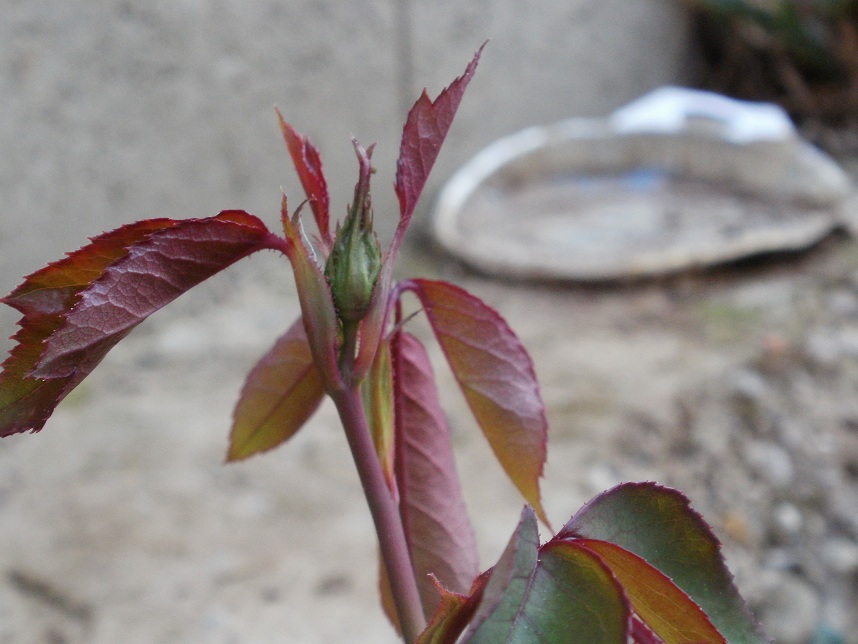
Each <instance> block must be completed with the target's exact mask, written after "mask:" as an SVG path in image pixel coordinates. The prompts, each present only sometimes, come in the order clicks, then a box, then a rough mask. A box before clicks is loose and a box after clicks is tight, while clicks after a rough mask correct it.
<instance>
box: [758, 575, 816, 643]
mask: <svg viewBox="0 0 858 644" xmlns="http://www.w3.org/2000/svg"><path fill="white" fill-rule="evenodd" d="M769 574H772V573H771V571H770V572H769ZM769 588H770V591H769V596H768V601H767V603H766V605H765V607H764V609H763V612H762V614H761V615H760V619H761V621H762V624H763V629H764V630H765V632H766V634H767V635H768V636H769V637H771V638H772V639H773V640H774V641H776V642H778V643H779V644H806V643H807V642H808V641H809V640H810V638H811V637H812V636H813V634H814V632H815V631H816V628H817V625H818V624H819V621H820V599H819V596H818V595H817V593H816V592H815V591H814V589H813V588H812V587H811V586H810V585H809V584H808V583H807V582H805V581H804V580H803V579H801V578H800V577H797V576H795V575H793V574H790V573H774V574H773V576H772V579H771V580H770V581H769Z"/></svg>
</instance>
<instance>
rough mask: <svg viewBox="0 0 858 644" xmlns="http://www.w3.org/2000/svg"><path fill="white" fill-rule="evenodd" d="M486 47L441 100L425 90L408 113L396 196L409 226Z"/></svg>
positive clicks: (441, 96)
mask: <svg viewBox="0 0 858 644" xmlns="http://www.w3.org/2000/svg"><path fill="white" fill-rule="evenodd" d="M483 47H485V44H483V46H482V47H480V49H479V51H477V53H476V54H474V57H473V59H472V60H471V62H470V63H468V67H467V68H466V69H465V73H464V74H462V75H461V76H460V77H459V78H457V79H456V80H454V81H453V82H452V83H450V85H449V86H448V87H447V88H446V89H445V90H443V91H442V92H441V93H440V94H439V95H438V98H436V99H435V100H434V101H433V100H431V99H430V98H429V95H428V94H427V93H426V90H423V93H422V94H421V95H420V98H419V99H417V102H416V103H415V104H414V107H412V108H411V111H410V112H409V113H408V119H407V120H406V121H405V127H404V128H403V131H402V143H401V145H400V148H399V160H398V161H397V162H396V196H397V197H399V212H400V214H401V217H402V220H404V221H405V222H407V221H408V220H409V219H411V215H412V214H413V213H414V206H415V205H416V204H417V200H418V199H419V198H420V193H421V192H423V186H425V185H426V179H427V178H428V176H429V172H430V170H432V166H433V165H434V164H435V159H437V158H438V152H439V151H440V149H441V144H442V143H443V142H444V138H445V137H446V136H447V132H448V131H449V129H450V125H451V124H452V123H453V117H454V116H455V115H456V110H458V109H459V103H461V102H462V95H463V94H464V93H465V89H466V88H467V87H468V83H470V82H471V78H472V77H473V75H474V72H475V71H476V69H477V64H478V63H479V60H480V54H481V53H482V51H483Z"/></svg>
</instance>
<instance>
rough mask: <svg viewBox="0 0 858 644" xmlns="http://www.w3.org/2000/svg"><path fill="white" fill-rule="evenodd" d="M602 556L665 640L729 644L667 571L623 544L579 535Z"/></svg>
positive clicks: (685, 643) (583, 543)
mask: <svg viewBox="0 0 858 644" xmlns="http://www.w3.org/2000/svg"><path fill="white" fill-rule="evenodd" d="M573 543H575V544H576V545H578V546H581V547H584V548H587V549H588V550H590V551H592V552H594V553H596V554H597V555H598V556H599V557H601V559H602V561H603V562H604V563H605V564H606V565H607V566H608V568H610V570H611V572H612V573H613V574H614V576H615V577H616V578H617V580H618V581H619V582H620V584H622V586H623V590H624V591H625V593H626V596H627V597H628V598H629V601H630V602H631V604H632V608H634V611H635V613H636V614H637V616H638V617H639V618H640V619H641V621H643V622H644V623H645V624H646V625H647V626H648V627H649V629H650V630H651V631H652V632H653V633H655V634H656V635H658V636H659V637H660V638H661V639H662V640H663V641H664V644H726V642H727V640H725V639H724V637H723V636H722V635H721V634H720V633H719V632H718V630H717V629H716V628H715V627H714V626H713V625H712V622H710V621H709V618H708V617H707V616H706V613H704V612H703V610H702V609H701V608H700V607H699V606H698V605H697V604H695V603H694V601H692V600H691V598H690V597H688V595H686V594H685V593H684V592H683V591H682V590H681V589H680V588H679V587H678V586H676V584H674V583H673V582H672V581H671V580H670V578H669V577H667V575H664V574H663V573H661V572H659V571H658V570H657V569H656V568H654V567H653V566H651V565H650V564H648V563H647V562H646V561H644V560H643V559H642V558H641V557H638V556H637V555H636V554H634V553H631V552H629V551H628V550H626V549H624V548H621V547H620V546H618V545H616V544H613V543H608V542H607V541H599V540H595V539H575V540H574V541H573Z"/></svg>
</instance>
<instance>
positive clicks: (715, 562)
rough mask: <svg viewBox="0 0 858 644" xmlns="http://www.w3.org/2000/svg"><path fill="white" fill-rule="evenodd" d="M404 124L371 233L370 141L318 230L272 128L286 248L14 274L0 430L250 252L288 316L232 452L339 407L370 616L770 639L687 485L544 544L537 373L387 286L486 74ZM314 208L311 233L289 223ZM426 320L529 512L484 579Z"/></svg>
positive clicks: (224, 219)
mask: <svg viewBox="0 0 858 644" xmlns="http://www.w3.org/2000/svg"><path fill="white" fill-rule="evenodd" d="M481 51H482V50H480V51H478V52H477V54H476V55H475V56H474V58H473V59H472V60H471V62H470V64H469V65H468V67H467V69H466V70H465V73H464V74H463V75H462V76H461V77H459V78H457V79H456V80H454V81H453V83H452V84H450V85H449V86H448V87H447V88H446V89H444V90H443V91H442V92H441V93H440V95H439V96H438V97H437V98H436V99H435V100H431V99H430V98H429V96H428V95H427V94H426V92H425V91H424V92H423V94H422V95H421V96H420V98H419V99H418V100H417V102H416V103H415V105H414V107H413V108H412V109H411V111H410V113H409V114H408V118H407V120H406V123H405V127H404V130H403V136H402V143H401V148H400V154H399V160H398V162H397V167H396V181H395V191H396V196H397V197H398V201H399V208H400V217H399V224H398V226H397V228H396V230H395V233H394V235H393V239H392V241H391V243H390V245H389V247H388V248H387V249H386V250H382V249H381V247H380V245H379V241H378V239H377V237H376V235H375V232H374V231H373V209H372V202H371V197H370V178H371V175H372V172H373V169H372V146H370V147H369V148H363V147H362V146H361V145H360V144H358V143H357V141H354V142H353V143H354V149H355V152H356V155H357V159H358V168H359V171H358V181H357V184H356V186H355V191H354V200H353V202H352V203H351V205H350V207H349V209H348V211H347V214H346V216H345V219H344V220H343V221H342V222H340V223H338V224H337V225H336V227H335V229H334V230H333V231H332V229H331V221H330V212H329V199H328V190H327V184H326V180H325V176H324V174H323V171H322V163H321V160H320V158H319V154H318V151H317V149H316V148H315V147H314V146H313V145H312V143H310V141H309V140H308V139H307V138H306V137H303V136H302V135H300V134H299V133H298V132H297V131H296V130H295V129H294V128H293V127H292V126H291V125H290V124H289V123H287V122H286V121H285V120H284V119H283V118H282V116H281V115H280V113H279V112H278V113H277V116H278V118H279V121H280V128H281V131H282V134H283V137H284V139H285V142H286V146H287V149H288V152H289V154H290V156H291V158H292V161H293V163H294V165H295V168H296V170H297V174H298V177H299V178H300V182H301V185H302V186H303V189H304V192H305V194H306V201H305V202H304V203H303V204H301V205H300V206H298V207H297V208H296V209H295V210H294V212H290V211H289V208H288V205H287V201H286V198H285V196H284V197H283V200H282V205H281V221H282V226H283V236H280V235H277V234H275V233H273V232H271V231H270V230H269V229H268V228H267V227H266V226H265V225H264V224H263V223H262V221H261V220H260V219H258V218H257V217H255V216H253V215H251V214H249V213H247V212H244V211H241V210H227V211H223V212H221V213H220V214H218V215H216V216H214V217H209V218H201V219H184V220H174V219H150V220H145V221H139V222H137V223H133V224H130V225H126V226H123V227H121V228H118V229H116V230H113V231H110V232H107V233H103V234H101V235H99V236H97V237H94V238H93V239H92V240H91V243H90V244H88V245H86V246H84V247H83V248H81V249H80V250H77V251H75V252H72V253H69V254H68V255H67V256H66V257H65V258H64V259H61V260H59V261H57V262H54V263H52V264H49V265H48V266H47V267H45V268H43V269H41V270H39V271H37V272H35V273H33V274H32V275H30V276H28V277H27V278H25V280H24V282H23V283H22V284H21V285H20V286H18V287H17V288H16V289H15V290H14V291H13V292H12V293H11V294H9V295H8V296H7V297H5V298H4V299H3V301H4V302H5V303H6V304H8V305H10V306H12V307H14V308H16V309H17V310H18V311H19V312H20V313H21V314H22V316H23V317H22V319H21V320H20V322H19V327H20V328H19V329H18V331H17V333H16V334H15V336H14V340H16V341H17V344H16V346H15V347H14V348H13V350H12V351H11V353H10V355H9V357H8V358H7V360H6V361H5V362H4V364H3V372H2V374H0V435H3V436H7V435H10V434H15V433H19V432H25V431H34V432H35V431H39V430H40V429H41V428H42V427H43V425H44V424H45V422H46V421H47V419H48V417H49V416H50V415H51V413H52V412H53V410H54V408H55V407H56V406H57V405H58V404H59V402H60V401H61V400H62V399H63V398H64V397H65V396H66V395H67V394H68V393H69V392H70V391H71V390H72V389H73V388H74V387H75V386H77V385H78V384H79V383H80V382H81V381H82V380H83V379H84V378H85V377H86V376H87V375H88V374H89V373H90V372H91V371H92V370H93V369H94V368H95V367H96V365H98V363H99V362H100V361H101V360H102V359H103V358H104V356H105V355H106V354H107V352H108V351H109V350H110V349H111V348H112V347H113V346H114V345H115V344H116V343H117V342H119V341H120V340H121V339H122V338H124V337H125V336H126V335H127V334H128V333H129V332H130V331H131V330H132V329H133V328H134V327H135V326H136V325H137V324H139V323H140V322H142V321H143V320H144V319H145V318H146V317H147V316H149V315H150V314H152V313H154V312H155V311H156V310H158V309H160V308H161V307H163V306H164V305H166V304H168V303H169V302H170V301H172V300H173V299H175V298H176V297H178V296H179V295H181V294H182V293H184V292H185V291H187V290H188V289H190V288H191V287H193V286H195V285H197V284H199V283H200V282H202V281H203V280H205V279H206V278H208V277H210V276H212V275H214V274H215V273H217V272H219V271H221V270H223V269H225V268H226V267H228V266H230V265H231V264H233V263H234V262H236V261H238V260H240V259H242V258H244V257H247V256H248V255H250V254H252V253H255V252H258V251H260V250H265V249H270V250H275V251H279V252H281V253H282V254H283V255H285V256H286V257H287V258H288V260H289V262H290V263H291V266H292V271H293V273H294V276H295V281H296V285H297V291H298V296H299V300H300V304H301V317H300V319H298V320H297V321H295V322H294V323H293V324H292V325H291V326H290V327H289V328H288V330H287V331H286V332H285V333H284V334H283V335H282V336H281V337H280V338H279V339H278V340H277V341H276V342H275V344H274V346H273V347H272V348H271V349H270V351H269V352H268V353H267V354H266V355H264V356H263V357H262V359H261V360H260V361H259V362H258V364H257V365H256V366H255V367H254V368H253V369H252V370H251V372H250V373H249V375H248V377H247V380H246V382H245V384H244V387H243V390H242V392H241V395H240V397H239V400H238V403H237V405H236V407H235V411H234V418H233V425H232V430H231V434H230V440H229V448H228V453H227V460H230V461H234V460H239V459H244V458H247V457H249V456H251V455H254V454H257V453H260V452H264V451H266V450H269V449H272V448H274V447H276V446H278V445H280V444H281V443H283V442H285V441H286V440H288V439H289V438H290V437H291V436H292V435H294V434H295V433H296V432H297V431H298V430H299V429H300V428H301V426H302V425H303V424H304V423H305V422H306V421H307V419H308V418H310V416H312V415H313V413H314V412H315V410H316V409H317V408H318V406H319V405H320V403H321V402H322V400H323V398H324V397H325V396H329V397H330V398H331V399H332V400H333V402H334V404H335V406H336V408H337V411H338V413H339V416H340V419H341V421H342V425H343V428H344V430H345V435H346V438H347V440H348V443H349V446H350V448H351V451H352V455H353V457H354V461H355V464H356V466H357V469H358V473H359V475H360V480H361V484H362V486H363V489H364V492H365V495H366V499H367V502H368V505H369V509H370V512H371V514H372V518H373V521H374V523H375V526H376V532H377V535H378V542H379V551H380V554H381V563H382V565H381V567H380V570H381V574H380V590H381V599H382V604H383V606H384V609H385V610H386V612H387V614H388V616H389V617H390V619H391V621H392V623H393V624H394V626H395V627H396V628H397V629H398V631H399V632H400V633H401V635H402V637H403V639H404V640H405V641H407V642H422V643H427V644H428V643H440V642H454V641H459V640H460V639H464V641H468V642H502V641H503V642H535V641H538V642H587V643H594V642H618V643H620V642H623V643H625V642H629V641H633V642H639V643H642V644H649V643H654V642H670V643H673V642H677V643H679V642H725V641H732V642H743V643H749V642H750V643H753V642H763V641H766V640H765V637H764V636H763V635H762V634H761V632H760V631H759V629H758V627H757V625H756V623H755V622H754V620H753V619H752V618H751V616H750V615H749V613H748V612H747V610H746V608H745V605H744V602H743V601H742V599H741V598H740V596H739V594H738V592H737V591H736V589H735V587H734V585H733V582H732V577H731V575H730V573H729V571H728V570H727V568H726V566H725V564H724V561H723V559H722V557H721V555H720V545H719V543H718V541H717V539H716V538H715V536H714V534H713V533H712V531H711V530H710V528H709V527H708V526H707V524H706V523H705V522H704V521H703V519H702V518H701V517H700V516H699V515H698V514H697V513H696V512H695V511H694V510H692V509H691V507H690V503H689V501H688V499H687V498H686V497H685V496H683V495H682V493H680V492H679V491H676V490H672V489H669V488H665V487H662V486H659V485H657V484H654V483H629V484H624V485H620V486H619V487H616V488H614V489H612V490H609V491H607V492H604V493H602V494H601V495H599V496H598V497H596V498H595V499H593V500H592V501H590V502H589V503H587V504H586V505H585V506H584V507H583V508H582V509H581V510H579V511H578V513H577V514H575V515H574V516H573V517H572V519H571V520H570V521H569V522H568V523H566V524H565V525H564V526H563V528H561V529H560V531H559V532H557V533H556V534H555V535H554V536H553V537H551V538H550V539H549V540H548V541H547V542H545V543H542V544H540V541H539V534H538V527H537V520H541V521H542V523H543V524H545V525H546V526H549V521H548V518H547V517H546V516H545V512H544V510H543V507H542V503H541V497H540V490H539V479H540V477H541V476H542V472H543V465H544V463H545V459H546V447H547V441H548V422H547V420H546V414H545V410H544V406H543V403H542V399H541V396H540V392H539V386H538V383H537V380H536V376H535V374H534V369H533V365H532V363H531V360H530V357H529V356H528V354H527V352H526V350H525V349H524V347H523V346H522V344H521V343H520V341H519V340H518V338H517V337H516V336H515V334H514V333H513V332H512V330H511V329H510V328H509V327H508V326H507V324H506V323H505V321H504V320H503V318H501V316H500V315H499V314H498V313H497V312H496V311H494V310H493V309H492V308H490V307H489V306H487V305H486V304H485V303H483V302H482V301H481V300H480V299H478V298H477V297H475V296H473V295H471V294H470V293H468V292H466V291H465V290H463V289H461V288H459V287H457V286H454V285H452V284H449V283H447V282H442V281H435V280H427V279H408V280H404V281H400V282H394V280H393V278H392V270H393V265H394V262H395V260H396V257H397V254H398V252H399V250H400V247H401V245H402V242H403V238H404V235H405V232H406V229H407V228H408V225H409V222H410V220H411V218H412V215H413V213H414V209H415V206H416V204H417V201H418V198H419V197H420V194H421V192H422V190H423V187H424V185H425V183H426V179H427V176H428V174H429V171H430V170H431V168H432V165H433V164H434V162H435V160H436V157H437V155H438V152H439V150H440V147H441V144H442V142H443V140H444V138H445V137H446V135H447V132H448V130H449V128H450V125H451V123H452V120H453V116H454V115H455V113H456V110H457V108H458V106H459V103H460V101H461V100H462V96H463V94H464V92H465V88H466V87H467V85H468V83H469V82H470V80H471V78H472V76H473V74H474V72H475V70H476V67H477V64H478V61H479V57H480V53H481ZM305 210H309V211H310V212H311V213H312V218H313V220H314V223H315V230H314V231H310V232H308V231H307V230H306V229H305V226H304V218H303V217H302V213H303V212H304V211H305ZM409 293H410V294H412V295H413V296H416V298H417V300H418V301H419V303H420V305H421V308H422V312H423V314H425V315H426V317H427V319H428V321H429V325H430V326H431V329H432V331H433V332H434V335H435V337H436V339H437V341H438V342H439V344H440V346H441V349H442V350H443V354H444V356H445V357H446V359H447V362H448V364H449V366H450V368H451V370H452V372H453V375H454V376H455V379H456V381H457V382H458V384H459V386H460V387H461V390H462V392H463V394H464V396H465V398H466V400H467V402H468V405H469V406H470V409H471V411H472V412H473V414H474V416H475V418H476V421H477V424H478V425H479V427H480V429H481V430H482V432H483V433H484V435H485V437H486V439H487V440H488V442H489V444H490V445H491V447H492V449H493V451H494V454H495V456H496V457H497V460H498V461H499V463H500V464H501V466H502V467H503V469H504V470H505V471H506V473H507V474H508V475H509V477H510V479H511V480H512V482H513V483H514V484H515V486H516V487H517V488H518V490H519V491H520V492H521V494H522V496H523V497H524V500H525V501H526V502H527V505H526V506H525V508H524V510H523V512H522V516H521V521H520V523H519V525H518V527H517V528H516V530H515V532H514V534H513V535H512V537H511V539H510V541H509V545H508V546H507V548H506V550H505V552H504V553H503V555H502V556H501V558H500V560H499V561H498V562H497V563H496V564H495V565H494V566H493V567H491V568H489V569H488V570H486V571H484V572H482V573H480V569H479V564H478V561H477V551H476V544H475V539H474V535H473V531H472V529H471V525H470V523H469V520H468V517H467V514H466V511H465V506H464V502H463V498H462V493H461V489H460V485H459V481H458V478H457V475H456V470H455V466H454V459H453V453H452V448H451V441H450V433H449V429H448V426H447V422H446V420H445V416H444V413H443V410H442V407H441V403H440V401H439V396H438V392H437V389H436V386H435V382H434V375H433V371H432V366H431V364H430V362H429V358H428V355H427V353H426V350H425V348H424V347H423V345H422V344H421V342H420V341H419V340H418V339H417V338H416V337H415V336H414V335H412V334H410V333H409V332H408V331H407V330H406V327H407V323H408V320H409V318H404V316H403V308H402V305H401V300H402V298H403V296H405V295H406V294H409Z"/></svg>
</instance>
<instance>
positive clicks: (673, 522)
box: [556, 483, 768, 644]
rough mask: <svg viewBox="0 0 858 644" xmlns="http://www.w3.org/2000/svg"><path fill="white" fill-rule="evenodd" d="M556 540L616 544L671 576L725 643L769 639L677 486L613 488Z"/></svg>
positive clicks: (717, 546)
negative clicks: (586, 540)
mask: <svg viewBox="0 0 858 644" xmlns="http://www.w3.org/2000/svg"><path fill="white" fill-rule="evenodd" d="M556 538H557V539H576V538H587V539H598V540H601V541H608V542H610V543H613V544H616V545H617V546H620V547H621V548H624V549H626V550H628V551H630V552H632V553H634V554H636V555H638V556H639V557H641V558H643V559H644V560H645V561H647V562H648V563H649V564H651V565H652V566H654V567H655V568H657V569H658V570H660V571H661V572H662V573H664V574H665V575H667V576H668V577H670V579H672V580H673V582H674V583H675V584H676V585H677V586H678V587H679V588H680V589H682V591H683V592H684V593H686V594H687V595H688V596H689V597H690V598H691V599H692V600H693V601H694V602H696V603H697V604H698V605H699V606H700V608H702V609H703V611H704V612H705V613H706V615H707V616H708V617H709V619H710V621H711V622H712V624H713V625H714V626H715V627H716V628H717V629H718V632H719V633H721V634H722V635H723V636H724V637H725V638H726V639H727V640H728V641H730V642H743V644H744V643H747V644H756V643H758V642H759V643H762V642H767V641H768V640H767V639H766V638H765V637H764V636H763V634H762V633H761V632H760V630H759V627H758V626H757V624H756V623H755V621H754V619H753V618H752V617H751V615H750V613H749V612H748V610H747V608H746V606H745V603H744V601H743V600H742V598H741V596H740V595H739V592H738V591H737V590H736V587H735V585H734V584H733V577H732V575H731V574H730V571H729V570H728V569H727V566H726V565H725V563H724V559H723V557H722V556H721V544H720V543H719V542H718V539H717V538H716V537H715V535H714V534H713V532H712V529H711V528H710V527H709V525H708V524H707V523H706V522H705V521H704V519H703V517H701V516H700V514H698V513H697V512H696V511H694V510H693V509H692V508H691V503H690V501H689V500H688V498H687V497H686V496H684V495H683V494H682V493H681V492H679V491H677V490H673V489H671V488H667V487H663V486H660V485H657V484H655V483H625V484H623V485H620V486H617V487H615V488H613V489H611V490H608V491H607V492H604V493H602V494H600V495H599V496H597V497H596V498H595V499H593V500H592V501H590V502H589V503H587V504H586V505H585V506H584V507H583V508H582V509H581V510H580V511H579V512H578V513H577V514H576V515H575V516H574V517H572V519H571V520H570V521H569V523H567V524H566V525H565V526H564V527H563V529H562V530H561V531H560V532H559V533H558V535H557V537H556Z"/></svg>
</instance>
